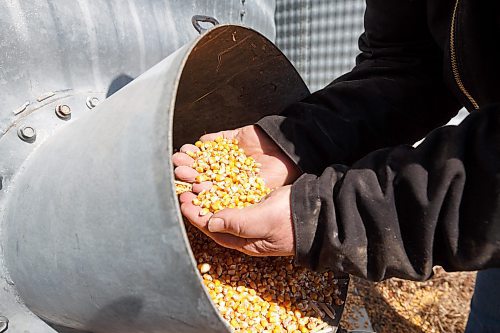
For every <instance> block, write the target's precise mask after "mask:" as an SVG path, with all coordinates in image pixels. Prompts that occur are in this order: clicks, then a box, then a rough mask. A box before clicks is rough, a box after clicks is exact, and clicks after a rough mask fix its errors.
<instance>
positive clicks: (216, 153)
mask: <svg viewBox="0 0 500 333" xmlns="http://www.w3.org/2000/svg"><path fill="white" fill-rule="evenodd" d="M195 146H196V147H198V148H199V149H200V150H199V151H197V152H187V154H188V155H189V156H191V157H192V158H193V159H194V164H193V165H192V167H193V168H194V169H195V170H196V171H197V172H198V173H199V175H198V176H197V178H196V182H198V183H201V182H204V181H211V182H212V187H211V189H210V190H205V191H203V192H200V193H199V194H198V196H197V197H196V198H194V199H193V204H195V205H197V206H200V207H202V209H201V211H200V215H206V214H208V213H209V212H212V213H215V212H217V211H219V210H221V209H224V208H243V207H247V206H249V205H252V204H255V203H258V202H260V201H261V200H262V199H263V198H264V197H265V196H266V195H268V194H269V193H270V192H271V189H270V188H268V187H267V186H266V185H265V182H264V180H263V179H262V178H261V177H259V172H260V164H259V163H257V162H256V161H255V160H254V159H253V158H252V157H248V156H246V155H245V152H244V150H243V149H242V148H240V147H239V146H238V141H237V140H234V139H233V140H229V139H224V138H222V137H217V138H216V139H215V140H214V141H206V142H201V141H198V142H196V143H195ZM176 190H177V191H176V192H177V193H182V192H185V191H186V190H190V189H189V184H187V183H182V182H176ZM186 229H187V232H188V237H189V241H190V244H191V248H192V250H193V253H194V256H195V258H196V261H197V262H198V269H199V271H200V273H201V275H202V279H203V283H204V285H205V287H206V288H207V289H208V294H209V296H210V298H211V299H212V301H213V302H214V303H215V306H216V307H217V309H218V310H219V313H220V314H221V316H222V317H223V318H224V319H225V320H226V321H227V322H228V323H229V325H230V327H231V328H232V330H233V331H234V332H252V333H261V332H262V333H278V332H283V333H284V332H286V333H306V332H320V331H322V330H323V329H325V328H327V326H328V324H327V322H326V321H325V319H326V318H327V317H329V318H330V319H333V318H334V311H333V308H332V307H331V305H332V304H337V305H340V304H342V301H341V300H340V299H339V298H338V296H339V294H340V290H339V289H338V288H337V281H336V280H335V278H334V276H333V273H332V272H326V273H317V272H311V271H308V270H306V269H304V268H300V267H296V266H295V265H294V264H293V259H292V258H290V257H251V256H247V255H244V254H242V253H240V252H238V251H234V250H230V249H226V248H223V247H221V246H219V245H218V244H216V243H215V242H213V241H212V240H211V239H210V238H208V237H207V236H205V235H204V234H203V233H201V232H200V231H199V230H198V229H196V228H195V227H193V226H192V225H191V224H189V223H186Z"/></svg>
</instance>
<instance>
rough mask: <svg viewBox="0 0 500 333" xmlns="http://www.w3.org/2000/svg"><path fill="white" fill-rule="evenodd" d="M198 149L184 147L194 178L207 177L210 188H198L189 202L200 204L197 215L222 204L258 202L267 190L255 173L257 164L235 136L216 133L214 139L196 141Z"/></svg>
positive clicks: (201, 179) (228, 205)
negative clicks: (231, 138) (226, 137)
mask: <svg viewBox="0 0 500 333" xmlns="http://www.w3.org/2000/svg"><path fill="white" fill-rule="evenodd" d="M195 146H196V147H198V148H199V149H200V150H199V151H197V152H193V151H188V152H187V154H188V155H189V156H191V157H192V158H193V159H194V160H195V162H194V164H193V166H192V167H193V169H195V170H196V171H197V172H198V173H199V175H198V176H197V177H196V182H197V183H201V182H204V181H211V182H212V184H213V185H212V188H211V189H210V190H208V191H203V192H201V193H200V194H199V195H198V197H197V198H195V199H194V200H193V204H195V205H197V206H201V207H202V210H201V212H200V215H206V214H208V212H217V211H219V210H221V209H223V208H243V207H247V206H249V205H252V204H255V203H258V202H259V201H260V200H261V199H262V198H263V197H265V196H266V195H268V194H269V193H270V192H271V189H270V188H268V187H267V186H266V185H265V183H264V180H263V179H262V178H260V177H258V176H257V175H258V173H259V171H260V164H259V163H257V162H256V161H255V160H254V159H253V158H252V157H247V156H246V155H245V152H244V150H243V149H242V148H239V147H238V140H236V139H233V140H228V139H224V138H222V137H217V138H216V139H215V140H214V141H206V142H201V141H197V142H196V143H195Z"/></svg>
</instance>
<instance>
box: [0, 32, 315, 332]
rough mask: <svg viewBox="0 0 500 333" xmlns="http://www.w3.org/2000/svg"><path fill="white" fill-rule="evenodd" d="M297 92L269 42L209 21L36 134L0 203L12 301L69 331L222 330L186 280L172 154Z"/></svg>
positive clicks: (194, 284) (302, 91) (294, 77)
mask: <svg viewBox="0 0 500 333" xmlns="http://www.w3.org/2000/svg"><path fill="white" fill-rule="evenodd" d="M307 94H308V90H307V88H306V86H305V85H304V83H303V82H302V80H301V78H300V76H299V75H298V74H297V72H296V71H295V69H294V68H293V66H292V65H291V64H290V63H289V62H288V60H287V59H286V58H285V57H284V56H283V55H282V54H281V52H280V51H279V50H277V49H276V47H275V46H274V45H273V44H272V43H271V42H269V41H268V40H267V39H266V38H264V37H263V36H262V35H260V34H259V33H257V32H255V31H253V30H251V29H248V28H244V27H241V26H234V25H222V26H218V27H216V28H214V29H212V30H210V31H208V32H207V33H205V34H204V35H203V36H201V37H199V38H198V39H197V40H196V41H194V42H192V43H190V44H188V45H186V46H184V47H182V48H181V49H179V50H178V51H176V52H175V53H173V54H172V55H170V56H169V57H167V58H166V59H165V60H163V61H162V62H160V63H159V64H157V65H156V66H154V67H153V68H151V69H150V70H148V71H147V72H146V73H144V74H143V75H141V76H140V77H138V78H137V79H136V80H134V81H133V82H131V83H130V84H129V85H127V86H126V87H125V88H123V89H122V90H120V91H118V92H117V93H116V94H114V95H112V96H111V97H110V98H108V99H106V100H105V101H103V102H102V103H100V104H99V105H97V106H96V107H95V108H94V109H93V111H92V113H87V114H85V115H82V116H81V117H79V118H78V119H75V120H73V119H71V120H69V121H67V124H66V125H65V126H63V127H61V128H60V129H58V130H56V131H54V133H52V134H51V135H47V136H46V137H45V138H44V142H43V144H40V145H38V146H37V147H36V149H35V150H34V151H32V152H31V154H30V156H29V158H28V159H27V160H26V161H25V162H24V163H23V166H22V170H21V171H19V172H18V173H17V174H16V175H15V179H14V180H13V181H12V183H11V185H10V187H9V195H8V201H9V204H7V205H5V206H4V209H5V211H4V213H3V231H2V232H3V234H4V235H8V237H4V238H3V239H2V243H1V244H2V247H3V251H4V256H5V266H6V268H7V269H8V272H9V279H10V281H12V283H13V284H14V286H15V289H16V291H17V292H18V293H19V295H20V297H21V300H22V302H23V303H24V304H25V305H26V306H27V307H28V308H29V309H30V310H31V311H32V312H33V313H35V314H36V315H38V316H40V317H41V318H44V320H46V321H47V322H49V323H51V324H54V325H59V326H63V327H68V328H72V329H77V330H81V331H92V332H96V333H99V332H103V333H104V332H105V333H113V332H121V333H122V332H134V333H137V332H148V333H151V332H176V333H181V332H199V331H203V332H224V331H228V328H227V327H226V326H225V324H224V322H223V321H222V320H221V318H220V317H219V315H218V314H217V311H216V310H215V308H214V307H213V305H212V303H211V301H210V300H209V298H208V297H207V294H206V293H205V291H204V289H203V287H202V284H201V281H200V280H199V277H198V274H197V273H196V266H195V263H194V261H193V257H192V255H191V252H190V248H189V244H188V242H187V239H186V235H185V230H184V227H183V225H182V220H181V216H180V213H179V208H178V203H177V198H176V195H175V191H174V186H173V173H172V165H171V162H170V156H171V154H172V153H173V147H175V146H178V145H180V144H181V143H184V142H190V141H193V140H195V139H196V138H197V137H199V135H200V134H202V133H204V132H212V131H217V130H221V129H227V128H232V127H237V126H242V125H245V124H248V123H252V122H254V121H256V120H257V119H259V118H260V117H262V116H264V115H266V114H270V113H275V112H277V111H279V110H281V109H283V108H284V107H285V106H287V105H288V104H290V103H292V102H294V101H296V100H299V99H301V98H303V97H305V96H306V95H307ZM60 111H61V112H62V110H60ZM16 139H18V138H17V137H16Z"/></svg>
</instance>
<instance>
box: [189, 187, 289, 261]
mask: <svg viewBox="0 0 500 333" xmlns="http://www.w3.org/2000/svg"><path fill="white" fill-rule="evenodd" d="M290 190H291V186H290V185H287V186H283V187H280V188H278V189H276V190H275V191H273V192H271V194H269V195H268V196H267V197H266V198H265V199H263V200H262V201H261V202H260V203H258V204H255V205H252V206H249V207H246V208H241V209H238V208H233V209H223V210H221V211H218V212H217V213H215V214H211V213H209V214H207V215H204V216H200V210H201V208H200V207H199V206H196V205H194V204H193V203H192V200H193V198H195V197H196V195H195V194H194V193H192V192H186V193H183V194H181V195H180V201H181V212H182V214H183V215H184V216H186V217H187V218H188V219H189V220H190V221H191V223H192V224H194V225H195V226H196V227H198V228H199V229H200V230H202V231H203V232H204V233H205V234H207V235H208V236H209V237H211V238H212V239H213V240H214V241H215V242H217V243H218V244H220V245H222V246H224V247H228V248H231V249H235V250H238V251H241V252H243V253H246V254H248V255H252V256H291V255H293V254H294V253H295V242H294V233H293V226H292V218H291V210H290Z"/></svg>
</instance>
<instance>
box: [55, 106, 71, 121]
mask: <svg viewBox="0 0 500 333" xmlns="http://www.w3.org/2000/svg"><path fill="white" fill-rule="evenodd" d="M56 115H57V116H58V117H59V118H61V119H68V118H71V108H70V107H69V106H67V105H66V104H59V105H58V106H56Z"/></svg>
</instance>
